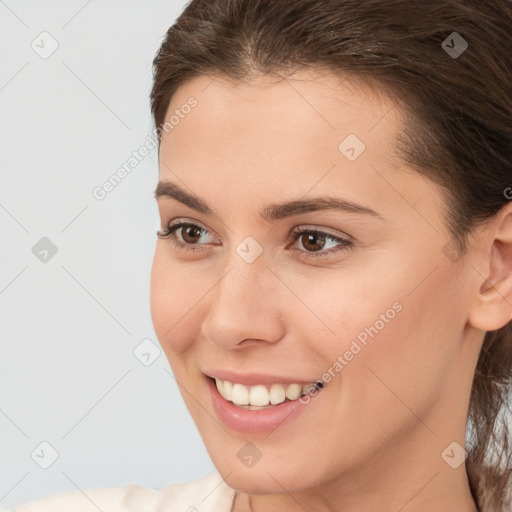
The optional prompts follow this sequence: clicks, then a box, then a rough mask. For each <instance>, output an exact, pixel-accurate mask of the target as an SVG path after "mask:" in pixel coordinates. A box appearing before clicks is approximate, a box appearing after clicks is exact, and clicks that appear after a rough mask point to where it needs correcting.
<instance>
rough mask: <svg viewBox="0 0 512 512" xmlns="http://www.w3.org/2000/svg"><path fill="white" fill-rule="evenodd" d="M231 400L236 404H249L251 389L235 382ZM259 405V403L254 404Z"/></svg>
mask: <svg viewBox="0 0 512 512" xmlns="http://www.w3.org/2000/svg"><path fill="white" fill-rule="evenodd" d="M231 401H232V402H233V403H234V404H235V405H248V404H249V390H248V389H247V387H246V386H243V385H242V384H233V393H232V395H231ZM253 405H258V404H253Z"/></svg>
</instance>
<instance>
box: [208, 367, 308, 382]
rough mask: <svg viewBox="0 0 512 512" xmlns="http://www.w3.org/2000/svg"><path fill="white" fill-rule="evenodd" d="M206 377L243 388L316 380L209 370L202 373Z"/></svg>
mask: <svg viewBox="0 0 512 512" xmlns="http://www.w3.org/2000/svg"><path fill="white" fill-rule="evenodd" d="M204 373H205V375H206V376H208V377H211V378H212V379H220V380H227V381H229V382H232V383H238V384H243V385H244V386H256V385H257V384H277V383H279V384H309V383H311V382H316V381H317V380H318V379H312V380H304V379H298V378H296V377H284V376H282V375H277V374H268V373H255V372H247V373H235V372H231V371H228V370H211V371H206V372H204Z"/></svg>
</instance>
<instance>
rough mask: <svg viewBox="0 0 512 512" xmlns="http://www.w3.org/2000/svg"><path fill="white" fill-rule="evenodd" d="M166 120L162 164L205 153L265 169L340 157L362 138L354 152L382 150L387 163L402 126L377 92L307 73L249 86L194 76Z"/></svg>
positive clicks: (380, 153)
mask: <svg viewBox="0 0 512 512" xmlns="http://www.w3.org/2000/svg"><path fill="white" fill-rule="evenodd" d="M191 102H194V104H195V107H194V108H193V109H190V107H189V106H188V104H190V103H191ZM165 119H166V121H168V120H170V119H171V120H172V121H173V123H172V126H171V127H170V130H169V131H168V133H166V132H164V133H163V134H162V143H161V148H160V150H161V157H162V158H163V159H164V160H166V159H167V158H172V160H173V161H174V163H175V164H177V163H178V162H177V160H179V159H181V158H185V157H186V158H187V163H188V165H189V166H190V165H192V164H193V162H194V161H197V162H198V163H199V161H200V160H201V157H202V156H206V155H208V158H209V159H210V160H211V159H212V158H215V160H216V161H217V162H218V163H219V164H220V165H223V167H224V168H225V169H226V168H229V167H230V165H229V164H228V163H229V162H232V163H233V164H234V163H235V161H236V162H237V163H238V164H240V163H241V162H240V160H243V161H244V164H247V165H251V166H256V169H259V170H260V172H261V171H262V169H261V167H262V164H263V163H264V161H267V162H269V159H270V160H273V161H278V160H282V159H285V160H286V161H287V162H289V164H290V165H292V166H295V167H296V166H297V164H298V163H299V162H300V161H304V159H305V158H306V159H309V158H315V159H318V157H319V155H324V157H325V158H321V160H325V159H326V158H329V156H330V157H331V160H332V158H333V157H336V158H337V157H338V156H339V150H340V147H339V146H340V144H341V143H342V142H343V141H344V140H345V139H346V138H347V137H349V136H351V137H350V138H349V141H355V142H357V141H358V140H359V141H360V142H357V143H358V144H359V147H358V148H356V152H357V151H361V149H362V148H363V146H364V149H365V150H367V149H371V148H372V147H374V148H377V147H378V150H379V151H378V157H379V159H380V162H382V159H383V158H387V157H390V156H391V152H392V149H393V138H394V135H395V134H396V133H397V132H398V131H399V130H400V126H401V125H402V119H401V112H400V111H399V109H398V108H396V105H395V103H394V102H393V101H392V100H391V99H389V98H387V97H386V96H385V95H384V94H382V93H380V92H379V91H377V90H376V89H372V88H371V87H370V86H368V85H367V84H364V83H362V82H361V81H357V80H355V79H354V78H348V77H347V76H336V75H332V74H327V75H326V74H323V75H322V74H319V73H318V72H313V71H305V70H303V71H300V72H296V73H295V74H293V75H291V76H287V77H286V78H284V79H278V78H275V77H270V76H268V75H256V76H254V77H252V78H250V79H248V80H247V81H244V82H239V81H234V80H230V79H228V78H226V77H222V76H216V77H215V76H214V77H210V76H200V77H197V78H195V79H193V80H191V81H189V82H187V83H185V84H184V85H182V86H181V87H180V88H179V89H178V90H177V91H176V93H175V94H174V96H173V98H172V101H171V103H170V105H169V108H168V111H167V114H166V118H165ZM354 136H355V137H354ZM184 148H186V149H187V151H183V150H184ZM193 148H195V150H196V151H193ZM348 149H350V148H348ZM365 152H366V151H365ZM368 154H369V152H366V156H367V155H368ZM347 156H352V157H353V156H354V155H353V154H352V155H351V154H350V152H349V153H348V154H347ZM262 159H263V160H262ZM354 166H355V165H352V167H354ZM280 167H281V168H282V165H280ZM256 169H255V170H256Z"/></svg>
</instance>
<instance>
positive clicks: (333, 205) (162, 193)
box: [155, 181, 384, 221]
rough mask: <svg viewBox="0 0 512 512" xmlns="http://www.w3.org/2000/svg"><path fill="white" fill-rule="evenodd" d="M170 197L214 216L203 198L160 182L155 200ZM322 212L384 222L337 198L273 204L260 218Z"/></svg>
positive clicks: (168, 182)
mask: <svg viewBox="0 0 512 512" xmlns="http://www.w3.org/2000/svg"><path fill="white" fill-rule="evenodd" d="M160 197H168V198H172V199H175V200H176V201H179V202H180V203H182V204H184V205H186V206H188V207H189V208H192V209H193V210H196V211H197V212H199V213H203V214H205V215H214V212H213V210H212V209H211V208H210V207H209V206H208V205H207V204H206V202H205V201H203V200H202V199H201V198H199V197H197V196H195V195H193V194H191V193H189V192H186V191H185V190H183V189H182V188H180V187H179V186H178V185H176V184H175V183H172V182H170V181H159V182H158V184H157V186H156V189H155V198H156V199H158V198H160ZM321 210H338V211H343V212H345V213H357V214H363V215H370V216H372V217H375V218H378V219H381V220H384V219H383V218H382V217H381V215H379V213H377V212H376V211H374V210H372V209H371V208H368V207H367V206H363V205H360V204H357V203H353V202H351V201H347V200H345V199H341V198H335V197H326V196H321V197H313V198H311V199H298V200H295V201H286V202H281V203H272V204H269V205H267V206H266V207H265V208H264V209H263V210H261V211H260V216H261V217H262V218H263V219H264V220H267V221H276V220H280V219H284V218H286V217H290V216H292V215H299V214H301V213H309V212H316V211H321Z"/></svg>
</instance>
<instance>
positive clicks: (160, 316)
mask: <svg viewBox="0 0 512 512" xmlns="http://www.w3.org/2000/svg"><path fill="white" fill-rule="evenodd" d="M159 243H161V242H159ZM207 289H208V287H205V285H203V284H201V283H200V282H198V275H197V274H196V275H193V273H191V272H190V269H187V266H186V265H182V266H180V265H179V264H177V263H176V262H171V261H170V260H169V258H167V257H166V255H165V248H161V247H160V248H158V247H157V250H156V251H155V256H154V259H153V266H152V268H151V289H150V307H151V318H152V321H153V327H154V329H155V333H156V335H157V337H158V340H159V342H160V344H161V345H162V348H163V349H164V351H165V352H166V353H167V355H168V356H169V353H172V352H176V353H182V352H184V351H186V350H187V348H188V344H189V343H190V341H189V340H191V339H193V333H192V332H190V329H191V328H192V326H193V325H197V323H194V322H191V319H192V318H193V317H194V315H196V314H197V309H198V308H197V306H198V305H200V300H201V297H202V296H204V294H205V290H207Z"/></svg>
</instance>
